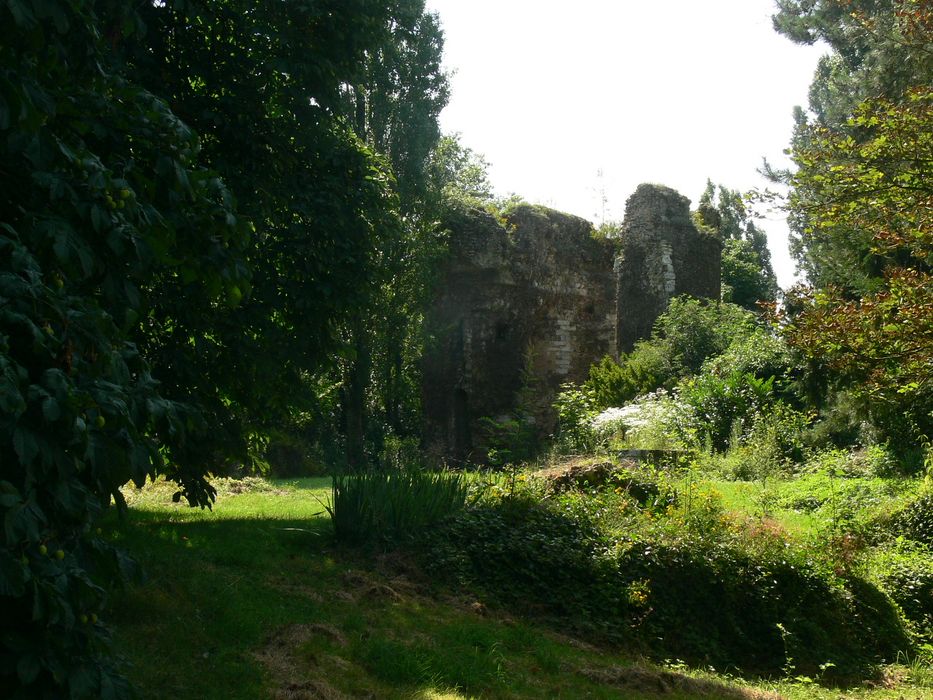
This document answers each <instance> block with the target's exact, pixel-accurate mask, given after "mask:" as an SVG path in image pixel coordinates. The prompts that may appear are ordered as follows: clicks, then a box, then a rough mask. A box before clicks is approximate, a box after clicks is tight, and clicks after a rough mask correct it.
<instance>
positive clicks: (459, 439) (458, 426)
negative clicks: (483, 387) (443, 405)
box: [451, 389, 471, 462]
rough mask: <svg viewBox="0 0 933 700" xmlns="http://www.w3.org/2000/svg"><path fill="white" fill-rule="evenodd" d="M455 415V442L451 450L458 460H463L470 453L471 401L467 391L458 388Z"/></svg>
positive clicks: (455, 393)
mask: <svg viewBox="0 0 933 700" xmlns="http://www.w3.org/2000/svg"><path fill="white" fill-rule="evenodd" d="M453 404H454V415H453V419H454V421H453V423H454V424H453V435H451V438H452V442H453V444H452V445H451V448H452V449H451V452H452V456H453V458H454V459H455V460H456V461H457V462H463V461H465V460H466V458H467V456H468V455H469V454H470V447H471V444H470V401H469V396H467V393H466V391H464V390H463V389H457V390H456V391H455V392H454V401H453Z"/></svg>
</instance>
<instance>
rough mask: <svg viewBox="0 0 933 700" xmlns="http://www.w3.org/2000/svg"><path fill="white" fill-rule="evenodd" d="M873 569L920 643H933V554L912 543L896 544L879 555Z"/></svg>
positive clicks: (875, 557)
mask: <svg viewBox="0 0 933 700" xmlns="http://www.w3.org/2000/svg"><path fill="white" fill-rule="evenodd" d="M871 567H872V569H873V571H874V574H875V578H876V579H877V581H878V583H879V585H880V586H881V588H882V590H884V592H885V593H887V594H888V595H889V596H890V597H891V599H892V600H893V601H894V602H895V603H897V605H898V606H899V607H900V609H901V610H902V611H903V613H904V617H905V618H906V619H907V620H908V621H909V622H910V624H911V626H912V628H913V631H914V634H915V635H916V636H917V638H918V641H920V642H923V643H927V644H933V552H931V551H930V549H928V548H926V547H923V546H918V545H916V544H914V543H911V542H905V541H901V542H894V543H891V544H889V545H887V546H885V547H883V548H881V549H879V550H878V551H877V552H875V555H874V557H873V559H872V562H871Z"/></svg>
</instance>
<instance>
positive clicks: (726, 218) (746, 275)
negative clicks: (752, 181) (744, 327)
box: [696, 180, 778, 311]
mask: <svg viewBox="0 0 933 700" xmlns="http://www.w3.org/2000/svg"><path fill="white" fill-rule="evenodd" d="M696 216H697V218H698V219H699V223H700V224H701V225H703V226H706V227H708V228H711V229H713V230H714V231H716V233H717V234H718V235H719V237H720V239H721V240H722V242H723V251H722V285H723V301H728V302H732V303H734V304H738V305H739V306H742V307H743V308H746V309H749V310H751V311H756V310H758V309H759V307H758V303H759V302H763V303H769V302H773V301H775V299H776V298H777V292H778V285H777V277H776V276H775V274H774V269H773V268H772V266H771V251H769V250H768V237H767V235H766V234H765V232H764V231H762V230H761V229H759V228H758V227H757V226H755V222H754V221H752V219H751V216H750V215H749V212H748V210H747V209H746V207H745V202H744V199H743V197H742V195H741V193H739V192H737V191H736V190H730V189H728V188H726V187H723V186H722V185H720V186H719V187H718V188H717V187H716V186H715V185H714V184H713V182H712V181H711V180H707V181H706V189H705V190H704V192H703V195H702V196H701V197H700V202H699V206H698V207H697V214H696Z"/></svg>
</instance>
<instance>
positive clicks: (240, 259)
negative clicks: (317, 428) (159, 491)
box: [0, 0, 426, 698]
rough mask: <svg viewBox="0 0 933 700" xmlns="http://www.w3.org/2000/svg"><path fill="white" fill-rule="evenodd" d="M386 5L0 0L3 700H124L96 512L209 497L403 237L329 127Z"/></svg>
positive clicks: (382, 169)
mask: <svg viewBox="0 0 933 700" xmlns="http://www.w3.org/2000/svg"><path fill="white" fill-rule="evenodd" d="M393 9H397V8H395V5H394V4H392V3H368V2H330V1H328V0H319V1H318V0H307V1H304V2H294V3H286V4H267V5H264V6H263V7H262V8H261V10H260V8H257V7H256V6H255V3H238V2H233V1H230V2H216V3H213V2H211V3H207V2H160V3H142V4H136V5H132V4H120V3H90V2H80V1H78V0H68V1H66V2H60V3H53V2H46V1H45V0H26V1H25V2H22V1H20V0H15V1H14V0H10V1H9V2H0V470H2V471H0V494H2V495H0V518H2V520H3V522H4V523H5V529H4V534H3V546H2V548H0V597H2V602H3V605H2V607H3V609H4V611H5V612H4V615H3V616H2V618H0V695H3V696H4V697H7V696H10V695H13V694H14V693H19V694H20V695H21V696H23V697H30V698H31V697H37V698H41V697H55V698H57V697H63V696H70V697H72V698H79V697H114V696H117V695H121V694H123V693H124V691H125V686H124V684H123V683H122V682H121V681H120V680H119V679H118V677H117V676H115V675H114V674H113V673H112V668H111V665H110V664H109V662H107V661H106V660H105V658H104V656H103V653H104V649H105V641H106V630H105V628H104V627H103V626H102V625H101V624H100V622H99V621H97V616H98V615H99V614H100V613H101V612H102V609H103V604H104V596H103V591H102V589H101V588H99V585H100V584H102V583H103V582H104V581H106V580H110V579H113V580H116V579H119V578H120V574H121V573H122V572H123V571H124V570H125V569H126V568H127V566H126V563H125V562H124V561H123V560H122V559H121V558H120V557H119V556H118V555H116V554H115V553H113V552H111V551H109V550H107V549H106V548H104V547H102V546H101V545H100V544H99V543H97V542H96V541H95V540H94V538H93V536H92V535H91V533H92V532H93V531H94V522H95V519H96V517H97V515H98V514H99V513H100V511H102V510H103V509H105V508H106V507H107V506H108V505H109V503H110V501H111V498H113V499H115V500H116V501H117V502H118V503H120V502H121V500H122V497H121V496H120V492H119V487H120V486H121V485H123V484H125V483H126V482H127V481H130V480H133V481H135V482H136V483H142V482H143V481H144V480H145V479H146V477H147V476H151V475H154V474H156V473H162V474H164V475H166V476H167V477H169V478H170V479H171V480H173V481H175V482H176V483H177V484H178V489H179V490H178V492H177V494H176V500H180V499H181V498H183V497H184V498H185V499H186V500H188V501H189V502H190V503H192V504H196V505H208V504H209V503H210V502H211V499H212V497H213V489H212V488H211V486H210V485H209V484H208V482H207V480H206V478H205V476H206V473H207V471H208V470H210V469H213V470H232V469H234V468H239V467H240V465H243V464H246V465H249V464H250V463H251V462H252V461H253V460H254V459H255V458H256V457H257V456H259V455H260V452H261V447H262V446H263V445H264V444H266V440H265V438H266V437H267V436H268V434H269V432H270V430H272V429H274V428H279V429H283V428H282V426H287V425H290V423H289V421H290V419H291V416H292V415H294V413H295V409H296V408H302V407H305V408H306V407H307V404H308V403H314V402H315V399H316V398H317V397H316V395H315V393H313V392H311V391H306V389H307V387H308V386H309V384H311V383H312V382H311V380H310V377H311V376H312V372H314V371H317V370H319V369H320V367H321V366H322V364H326V363H328V362H330V360H331V354H332V352H333V350H334V349H335V347H336V346H337V340H338V338H337V337H336V336H337V332H336V331H337V323H338V321H339V320H341V319H343V318H346V317H347V316H348V315H350V314H351V312H355V311H357V310H358V309H359V307H360V306H361V305H362V304H363V303H364V302H365V301H367V300H368V299H369V296H370V293H371V292H370V290H371V288H372V286H373V284H374V283H376V282H377V281H379V280H382V279H383V278H381V277H380V275H379V274H377V272H378V271H379V269H380V267H381V258H380V254H381V251H382V248H381V246H382V245H383V244H384V243H385V242H386V241H392V240H396V239H397V238H398V236H399V231H400V221H399V211H398V209H399V203H398V200H397V198H396V196H395V194H394V192H393V189H392V177H391V174H390V173H389V172H388V169H387V167H386V165H385V163H383V162H382V161H381V160H380V159H379V158H377V157H376V156H374V155H373V153H372V152H371V151H370V150H369V149H368V148H366V147H365V146H364V145H363V144H362V143H361V142H360V140H359V139H358V138H357V136H356V135H355V134H353V133H352V131H351V130H350V129H349V128H348V127H347V126H346V124H345V123H343V122H342V121H341V120H340V119H338V118H337V117H336V116H335V115H334V112H333V111H332V108H333V107H334V105H335V104H336V102H337V97H338V92H339V90H340V88H341V86H342V85H344V84H345V83H346V81H347V80H348V79H349V78H350V77H352V76H354V75H355V74H356V73H357V71H358V69H359V68H360V61H361V59H362V56H363V52H364V49H366V48H367V47H372V46H374V45H376V44H378V43H379V42H380V41H381V40H382V39H383V37H384V36H385V35H386V34H387V33H388V25H389V24H390V18H391V16H392V11H393ZM199 135H200V138H199ZM425 153H426V151H425ZM386 274H389V273H388V272H387V273H386ZM383 281H384V280H383ZM309 396H310V397H311V400H310V401H309V400H308V397H309ZM323 412H324V411H321V413H323ZM59 553H61V554H60V555H59ZM50 555H52V556H51V557H50ZM7 610H10V611H11V612H10V613H9V614H6V611H7Z"/></svg>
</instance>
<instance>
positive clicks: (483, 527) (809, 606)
mask: <svg viewBox="0 0 933 700" xmlns="http://www.w3.org/2000/svg"><path fill="white" fill-rule="evenodd" d="M649 500H650V499H649ZM626 504H628V505H626ZM631 504H632V501H631V500H630V499H628V498H627V496H625V495H624V494H618V495H617V497H616V495H614V491H612V490H611V489H609V490H606V491H602V492H599V493H597V494H589V496H587V495H585V494H581V493H580V492H578V491H568V492H566V495H561V496H559V497H556V498H551V499H548V500H546V501H543V502H541V501H536V500H534V499H533V498H530V497H528V496H527V495H524V496H523V495H521V494H519V496H517V497H516V498H513V499H509V500H487V501H485V502H483V503H481V504H478V505H477V506H475V507H471V508H468V509H466V510H464V511H462V512H461V513H460V514H459V515H458V516H457V517H455V518H453V519H451V520H448V521H446V522H445V523H443V524H442V525H440V526H439V527H437V528H435V529H433V530H432V531H430V532H425V536H424V538H423V539H422V540H421V543H420V544H421V547H420V552H421V556H422V558H423V559H424V560H425V562H426V564H425V566H426V568H427V569H428V571H429V572H431V573H432V574H434V575H436V576H437V577H439V578H442V579H446V580H448V581H451V582H453V583H456V584H458V585H467V586H471V587H474V588H478V589H480V590H482V591H484V593H485V594H487V595H490V596H492V597H494V598H497V599H499V600H500V601H503V602H506V603H508V604H510V605H511V606H513V607H516V606H517V607H519V608H520V609H522V610H524V611H525V612H530V613H537V614H539V615H543V616H544V617H545V618H547V619H549V620H551V621H552V622H553V623H554V624H556V625H558V626H559V627H560V628H562V629H564V628H566V627H567V626H571V627H576V628H577V629H579V630H582V631H586V632H589V633H595V634H596V635H597V636H600V637H608V638H614V639H625V640H626V641H627V643H629V644H638V645H641V647H642V648H643V649H648V650H651V651H652V652H653V653H654V654H655V655H656V656H657V657H659V658H671V657H672V656H676V657H678V658H682V659H685V660H688V661H691V662H695V663H703V664H714V665H716V666H717V667H726V666H734V667H738V668H741V669H743V670H747V671H753V672H764V673H775V672H779V671H781V670H788V669H789V666H790V664H789V661H790V660H791V659H792V661H793V663H792V665H793V670H794V671H796V672H799V673H807V674H814V675H815V674H816V673H817V672H818V671H819V667H820V665H821V664H825V663H826V662H832V663H833V664H835V666H836V670H837V671H838V672H840V673H845V674H850V673H852V674H854V673H860V672H863V671H864V670H865V667H866V666H867V665H870V664H872V663H875V662H879V661H881V660H882V659H888V660H890V659H893V658H894V657H895V655H896V653H897V652H898V651H900V650H904V649H907V648H908V647H909V641H908V639H907V638H906V636H905V633H904V630H903V629H902V627H901V625H900V623H899V618H898V613H897V610H896V609H895V608H894V607H893V606H892V605H891V603H890V602H889V601H888V600H887V598H885V596H884V595H883V594H882V593H881V592H880V591H878V589H877V588H874V587H873V586H871V585H870V584H868V583H866V582H865V581H863V580H861V579H857V578H854V577H849V578H843V579H840V578H837V577H836V576H835V575H834V574H833V573H832V571H831V569H829V568H828V567H823V566H820V565H819V564H818V563H816V562H812V561H810V560H809V559H807V558H806V557H805V556H803V555H802V554H796V553H795V551H794V550H792V549H790V548H788V546H787V543H786V541H784V540H782V539H779V538H778V539H776V536H774V535H773V533H766V534H767V542H764V543H761V544H759V543H757V539H759V538H758V537H757V536H749V535H738V534H737V532H736V531H737V529H738V526H737V525H736V524H735V523H733V522H732V521H731V520H730V519H729V518H728V517H726V516H725V515H724V514H723V511H722V508H721V505H720V504H719V503H718V501H717V499H716V498H715V497H707V495H705V494H703V493H700V492H697V493H695V494H691V495H690V497H689V498H687V497H686V496H684V497H682V498H681V499H680V502H679V504H673V503H671V504H669V505H668V506H667V507H666V508H664V509H662V510H661V511H658V510H657V509H652V508H648V507H646V508H644V509H639V508H638V507H637V506H636V507H635V508H634V512H633V514H632V515H631V517H629V519H628V520H627V521H625V520H624V519H619V518H616V519H613V516H612V513H611V511H612V510H613V509H614V508H616V509H618V508H626V507H631ZM610 522H611V523H614V524H616V525H620V526H621V527H620V528H619V529H618V530H615V531H613V532H609V531H607V530H606V529H605V524H606V523H610ZM752 540H755V541H752Z"/></svg>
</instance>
